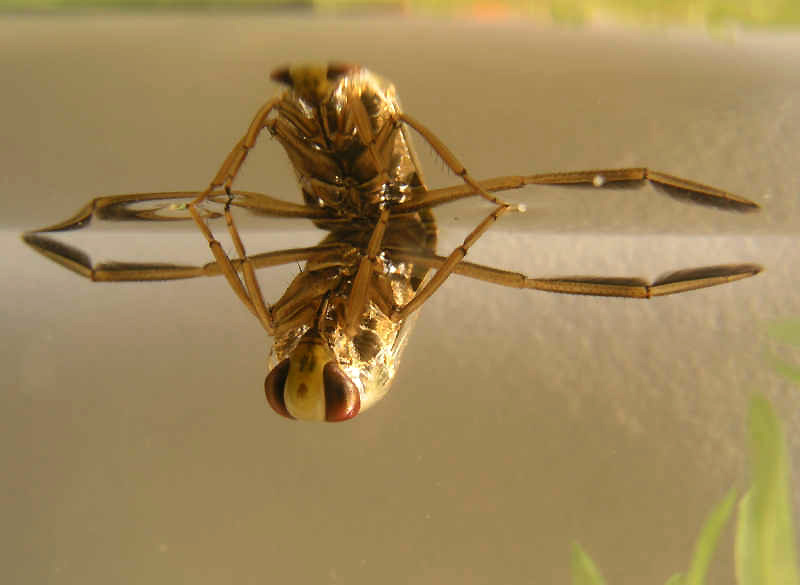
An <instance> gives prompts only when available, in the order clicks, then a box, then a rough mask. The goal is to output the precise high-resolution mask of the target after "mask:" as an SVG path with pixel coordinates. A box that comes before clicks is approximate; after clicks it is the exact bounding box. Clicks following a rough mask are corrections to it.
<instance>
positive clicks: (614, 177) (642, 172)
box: [395, 167, 760, 213]
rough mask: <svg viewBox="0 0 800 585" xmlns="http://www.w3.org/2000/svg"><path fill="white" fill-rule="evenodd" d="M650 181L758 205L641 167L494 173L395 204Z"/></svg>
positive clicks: (678, 191)
mask: <svg viewBox="0 0 800 585" xmlns="http://www.w3.org/2000/svg"><path fill="white" fill-rule="evenodd" d="M643 183H650V184H652V185H654V186H656V187H660V188H661V189H662V190H664V191H666V192H667V193H668V194H669V195H672V196H675V197H677V198H680V199H687V200H689V201H692V202H695V203H700V204H706V205H712V206H715V207H720V208H723V209H732V210H736V211H754V210H757V209H759V207H760V206H759V205H758V203H756V202H755V201H751V200H749V199H746V198H744V197H741V196H739V195H734V194H733V193H729V192H728V191H723V190H722V189H717V188H716V187H710V186H708V185H704V184H702V183H696V182H695V181H690V180H688V179H682V178H681V177H676V176H673V175H668V174H666V173H662V172H659V171H653V170H650V169H647V168H644V167H640V168H629V169H602V170H601V169H598V170H589V171H572V172H564V173H543V174H538V175H528V176H508V177H495V178H493V179H487V180H485V181H478V182H477V185H478V187H479V188H476V187H474V186H473V185H472V184H468V185H456V186H453V187H446V188H444V189H434V190H431V191H427V192H425V193H422V194H421V195H420V196H419V197H415V198H412V199H411V200H410V201H408V202H406V203H402V204H400V205H397V206H396V207H395V211H396V212H397V213H402V212H407V211H416V210H418V209H421V208H425V207H435V206H437V205H441V204H443V203H448V202H450V201H455V200H457V199H463V198H464V197H472V196H475V195H481V196H484V195H483V192H496V191H505V190H508V189H520V188H522V187H525V186H526V185H586V186H594V187H611V186H614V185H616V186H620V187H624V186H626V185H641V184H643Z"/></svg>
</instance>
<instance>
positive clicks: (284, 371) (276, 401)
mask: <svg viewBox="0 0 800 585" xmlns="http://www.w3.org/2000/svg"><path fill="white" fill-rule="evenodd" d="M288 375H289V358H286V359H285V360H283V361H282V362H281V363H279V364H278V365H277V366H275V367H274V368H272V371H271V372H270V373H269V375H268V376H267V379H266V380H264V391H265V392H266V393H267V402H269V405H270V406H271V407H272V410H274V411H275V412H277V413H278V414H280V415H281V416H285V417H286V418H290V419H292V420H294V417H293V416H292V415H291V414H289V411H288V410H286V402H285V401H284V399H283V390H284V387H285V386H286V377H287V376H288Z"/></svg>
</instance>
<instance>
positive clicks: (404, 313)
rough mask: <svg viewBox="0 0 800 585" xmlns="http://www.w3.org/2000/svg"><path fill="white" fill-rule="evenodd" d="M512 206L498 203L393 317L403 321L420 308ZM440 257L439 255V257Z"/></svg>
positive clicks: (443, 259)
mask: <svg viewBox="0 0 800 585" xmlns="http://www.w3.org/2000/svg"><path fill="white" fill-rule="evenodd" d="M509 209H511V207H510V206H509V205H498V206H497V207H496V208H495V209H494V210H493V211H492V212H491V213H490V214H489V215H488V216H486V218H485V219H484V220H483V221H482V222H481V223H479V224H478V226H477V227H476V228H475V229H474V230H472V232H470V234H469V235H468V236H467V237H466V238H465V239H464V242H463V243H462V244H461V245H460V246H458V247H457V248H456V249H455V250H453V251H452V252H451V253H450V255H449V256H448V257H447V258H442V262H441V263H440V264H439V265H438V266H437V267H436V268H437V270H436V274H434V275H433V277H432V278H431V279H430V280H429V281H428V282H427V283H425V284H424V285H423V286H422V288H421V289H419V290H418V291H417V294H415V295H414V298H413V299H411V300H410V301H409V302H408V303H406V304H405V305H403V306H402V307H400V308H399V309H398V310H397V311H395V312H394V313H393V314H392V319H393V320H395V321H401V320H403V319H406V318H407V317H408V316H409V315H410V314H411V313H413V312H414V311H416V310H417V309H419V308H420V307H421V306H422V305H423V303H425V301H427V300H428V298H430V296H431V295H432V294H433V293H434V292H436V290H437V289H438V288H439V287H440V286H442V283H444V281H445V280H447V278H448V277H449V276H450V275H451V274H453V272H454V271H457V268H458V266H459V265H460V263H461V261H462V260H463V259H464V256H466V255H467V251H468V250H469V249H470V247H471V246H472V245H473V244H474V243H475V242H476V241H478V239H480V237H481V236H482V235H483V234H484V233H485V232H486V230H488V229H489V227H490V226H491V225H492V224H493V223H494V222H495V221H497V219H498V218H499V217H500V216H501V215H503V214H504V213H505V212H507V211H508V210H509ZM437 258H438V257H437Z"/></svg>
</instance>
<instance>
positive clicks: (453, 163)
mask: <svg viewBox="0 0 800 585" xmlns="http://www.w3.org/2000/svg"><path fill="white" fill-rule="evenodd" d="M398 118H399V120H400V121H401V122H404V123H405V124H408V125H409V126H410V127H411V128H413V129H414V130H416V131H417V132H418V133H419V135H420V136H422V138H424V139H425V141H426V142H427V143H428V144H430V145H431V148H433V150H434V151H436V154H438V155H439V156H440V157H441V159H442V160H443V161H444V163H445V164H446V165H447V166H448V167H449V168H450V170H452V171H453V172H454V173H455V174H456V175H458V176H459V177H461V178H462V179H463V180H464V182H465V183H466V184H467V185H468V186H469V187H470V188H471V191H470V194H477V195H480V196H481V197H483V198H484V199H488V200H489V201H491V202H492V203H494V204H495V205H506V206H507V205H508V203H506V202H505V201H503V200H502V199H498V198H497V197H495V196H493V195H490V194H489V192H488V191H487V190H486V189H484V188H483V187H482V186H481V185H480V184H479V183H478V182H477V181H475V179H473V178H472V176H471V175H470V174H469V172H467V169H466V168H465V167H464V165H462V164H461V163H460V162H459V161H458V159H457V158H456V157H455V155H454V154H453V153H452V152H450V149H449V148H447V146H445V144H444V142H442V141H441V140H439V139H438V138H437V137H436V135H434V133H433V132H431V131H430V130H428V128H426V127H425V126H423V125H422V124H420V123H419V122H417V121H416V120H415V119H414V118H412V117H411V116H408V115H407V114H404V113H402V112H401V113H399V114H398Z"/></svg>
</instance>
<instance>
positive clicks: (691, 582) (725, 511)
mask: <svg viewBox="0 0 800 585" xmlns="http://www.w3.org/2000/svg"><path fill="white" fill-rule="evenodd" d="M735 503H736V491H735V490H734V489H733V488H731V489H730V490H728V493H727V494H726V495H725V497H724V498H723V499H722V501H721V502H719V503H718V504H717V505H716V506H714V508H713V509H712V510H711V512H710V513H709V514H708V517H707V518H706V521H705V523H704V524H703V528H702V529H701V530H700V535H699V536H698V537H697V540H696V541H695V543H694V554H693V555H692V564H691V566H690V567H689V572H688V573H687V574H686V580H685V583H686V585H705V582H706V574H707V573H708V566H709V565H710V564H711V559H712V557H713V556H714V551H715V550H716V548H717V541H718V540H719V535H720V534H721V533H722V529H723V528H725V525H726V524H727V523H728V519H729V518H730V517H731V512H733V506H734V504H735Z"/></svg>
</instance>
